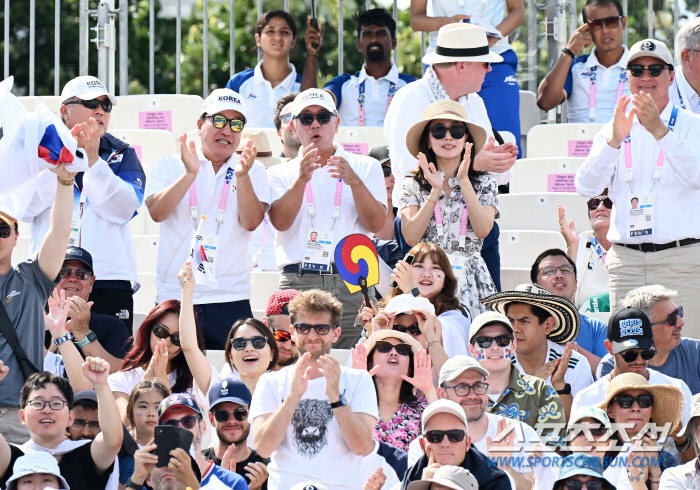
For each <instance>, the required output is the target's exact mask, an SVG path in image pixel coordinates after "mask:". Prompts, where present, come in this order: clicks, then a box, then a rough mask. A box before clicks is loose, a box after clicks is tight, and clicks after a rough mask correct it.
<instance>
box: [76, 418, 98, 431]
mask: <svg viewBox="0 0 700 490" xmlns="http://www.w3.org/2000/svg"><path fill="white" fill-rule="evenodd" d="M86 425H87V426H88V430H90V431H91V432H94V431H96V430H100V423H99V422H85V421H84V420H79V419H75V420H74V421H73V425H72V427H73V428H74V429H75V430H83V429H84V428H85V426H86Z"/></svg>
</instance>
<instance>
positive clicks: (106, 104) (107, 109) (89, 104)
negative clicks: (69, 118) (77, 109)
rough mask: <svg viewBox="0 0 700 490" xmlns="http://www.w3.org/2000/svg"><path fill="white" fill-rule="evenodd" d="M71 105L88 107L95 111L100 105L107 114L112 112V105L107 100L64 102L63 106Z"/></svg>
mask: <svg viewBox="0 0 700 490" xmlns="http://www.w3.org/2000/svg"><path fill="white" fill-rule="evenodd" d="M70 104H80V105H81V106H83V107H87V108H88V109H92V110H95V109H97V108H98V107H100V105H101V106H102V110H103V111H105V112H112V103H111V102H110V101H109V99H107V100H100V99H92V100H82V99H78V100H71V101H69V102H64V103H63V105H70Z"/></svg>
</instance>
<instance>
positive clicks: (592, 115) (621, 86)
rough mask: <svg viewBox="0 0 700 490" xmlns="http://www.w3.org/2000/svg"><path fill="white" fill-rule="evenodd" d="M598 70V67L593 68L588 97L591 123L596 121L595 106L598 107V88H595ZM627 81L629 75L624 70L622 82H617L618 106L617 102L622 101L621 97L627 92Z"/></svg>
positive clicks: (616, 98)
mask: <svg viewBox="0 0 700 490" xmlns="http://www.w3.org/2000/svg"><path fill="white" fill-rule="evenodd" d="M597 69H598V67H597V66H593V67H591V81H590V85H589V91H588V92H589V95H588V119H590V121H591V122H593V121H595V106H596V100H595V99H596V88H595V82H596V74H595V72H596V70H597ZM626 81H627V73H626V72H625V70H622V73H620V80H619V81H618V82H617V95H616V96H615V104H617V101H618V100H620V97H622V94H623V93H624V92H625V82H626Z"/></svg>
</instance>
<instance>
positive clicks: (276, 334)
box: [272, 328, 294, 345]
mask: <svg viewBox="0 0 700 490" xmlns="http://www.w3.org/2000/svg"><path fill="white" fill-rule="evenodd" d="M272 337H273V338H274V339H275V340H276V341H277V342H287V341H288V340H292V334H291V333H289V332H285V331H284V330H275V329H274V328H273V329H272ZM292 345H294V341H293V340H292Z"/></svg>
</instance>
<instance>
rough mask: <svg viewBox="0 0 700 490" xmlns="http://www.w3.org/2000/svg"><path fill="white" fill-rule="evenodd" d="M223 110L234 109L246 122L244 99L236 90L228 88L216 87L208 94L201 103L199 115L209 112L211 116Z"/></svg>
mask: <svg viewBox="0 0 700 490" xmlns="http://www.w3.org/2000/svg"><path fill="white" fill-rule="evenodd" d="M223 111H236V112H238V113H240V114H241V116H243V120H244V121H246V122H247V116H246V106H245V100H244V99H243V97H241V95H240V94H239V93H238V92H234V91H233V90H231V89H230V88H217V89H216V90H214V91H213V92H212V93H210V94H209V97H207V98H206V99H205V100H204V103H203V104H202V110H201V111H200V113H199V115H200V116H201V115H203V114H209V115H210V116H213V115H215V114H218V113H219V112H223Z"/></svg>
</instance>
